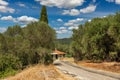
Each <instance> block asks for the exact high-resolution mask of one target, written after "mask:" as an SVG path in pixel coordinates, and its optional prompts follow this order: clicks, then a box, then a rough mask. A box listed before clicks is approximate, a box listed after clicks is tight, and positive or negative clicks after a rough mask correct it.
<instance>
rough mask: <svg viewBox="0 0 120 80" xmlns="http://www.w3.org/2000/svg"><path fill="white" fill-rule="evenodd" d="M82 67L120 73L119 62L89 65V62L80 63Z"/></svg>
mask: <svg viewBox="0 0 120 80" xmlns="http://www.w3.org/2000/svg"><path fill="white" fill-rule="evenodd" d="M77 64H78V65H80V66H85V67H90V68H95V69H100V70H105V71H110V72H115V73H120V63H117V62H102V63H90V62H89V63H88V62H87V61H80V62H78V63H77Z"/></svg>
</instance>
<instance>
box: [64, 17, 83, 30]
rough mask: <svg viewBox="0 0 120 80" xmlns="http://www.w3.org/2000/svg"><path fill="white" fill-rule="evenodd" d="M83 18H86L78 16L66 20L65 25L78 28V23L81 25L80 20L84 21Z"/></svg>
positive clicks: (70, 28)
mask: <svg viewBox="0 0 120 80" xmlns="http://www.w3.org/2000/svg"><path fill="white" fill-rule="evenodd" d="M83 20H84V19H83V18H77V19H73V20H69V21H68V22H66V23H65V24H64V26H67V27H69V28H68V29H69V30H72V29H78V25H79V24H80V22H81V21H83Z"/></svg>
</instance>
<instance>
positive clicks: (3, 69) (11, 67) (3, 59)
mask: <svg viewBox="0 0 120 80" xmlns="http://www.w3.org/2000/svg"><path fill="white" fill-rule="evenodd" d="M21 68H22V63H21V61H20V60H19V58H18V57H16V56H14V55H12V54H0V78H4V77H6V76H9V75H14V74H15V73H16V72H17V70H19V69H21Z"/></svg>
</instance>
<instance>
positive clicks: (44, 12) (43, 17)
mask: <svg viewBox="0 0 120 80" xmlns="http://www.w3.org/2000/svg"><path fill="white" fill-rule="evenodd" d="M40 21H41V22H45V23H47V24H48V16H47V10H46V6H42V9H41V17H40Z"/></svg>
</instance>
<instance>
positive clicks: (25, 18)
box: [16, 16, 38, 24]
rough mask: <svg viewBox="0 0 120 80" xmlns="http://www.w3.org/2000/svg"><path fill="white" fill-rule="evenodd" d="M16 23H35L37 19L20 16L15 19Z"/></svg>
mask: <svg viewBox="0 0 120 80" xmlns="http://www.w3.org/2000/svg"><path fill="white" fill-rule="evenodd" d="M16 20H17V21H18V22H21V23H25V24H28V23H30V22H35V21H38V19H36V18H33V17H28V16H21V17H18V18H17V19H16Z"/></svg>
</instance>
